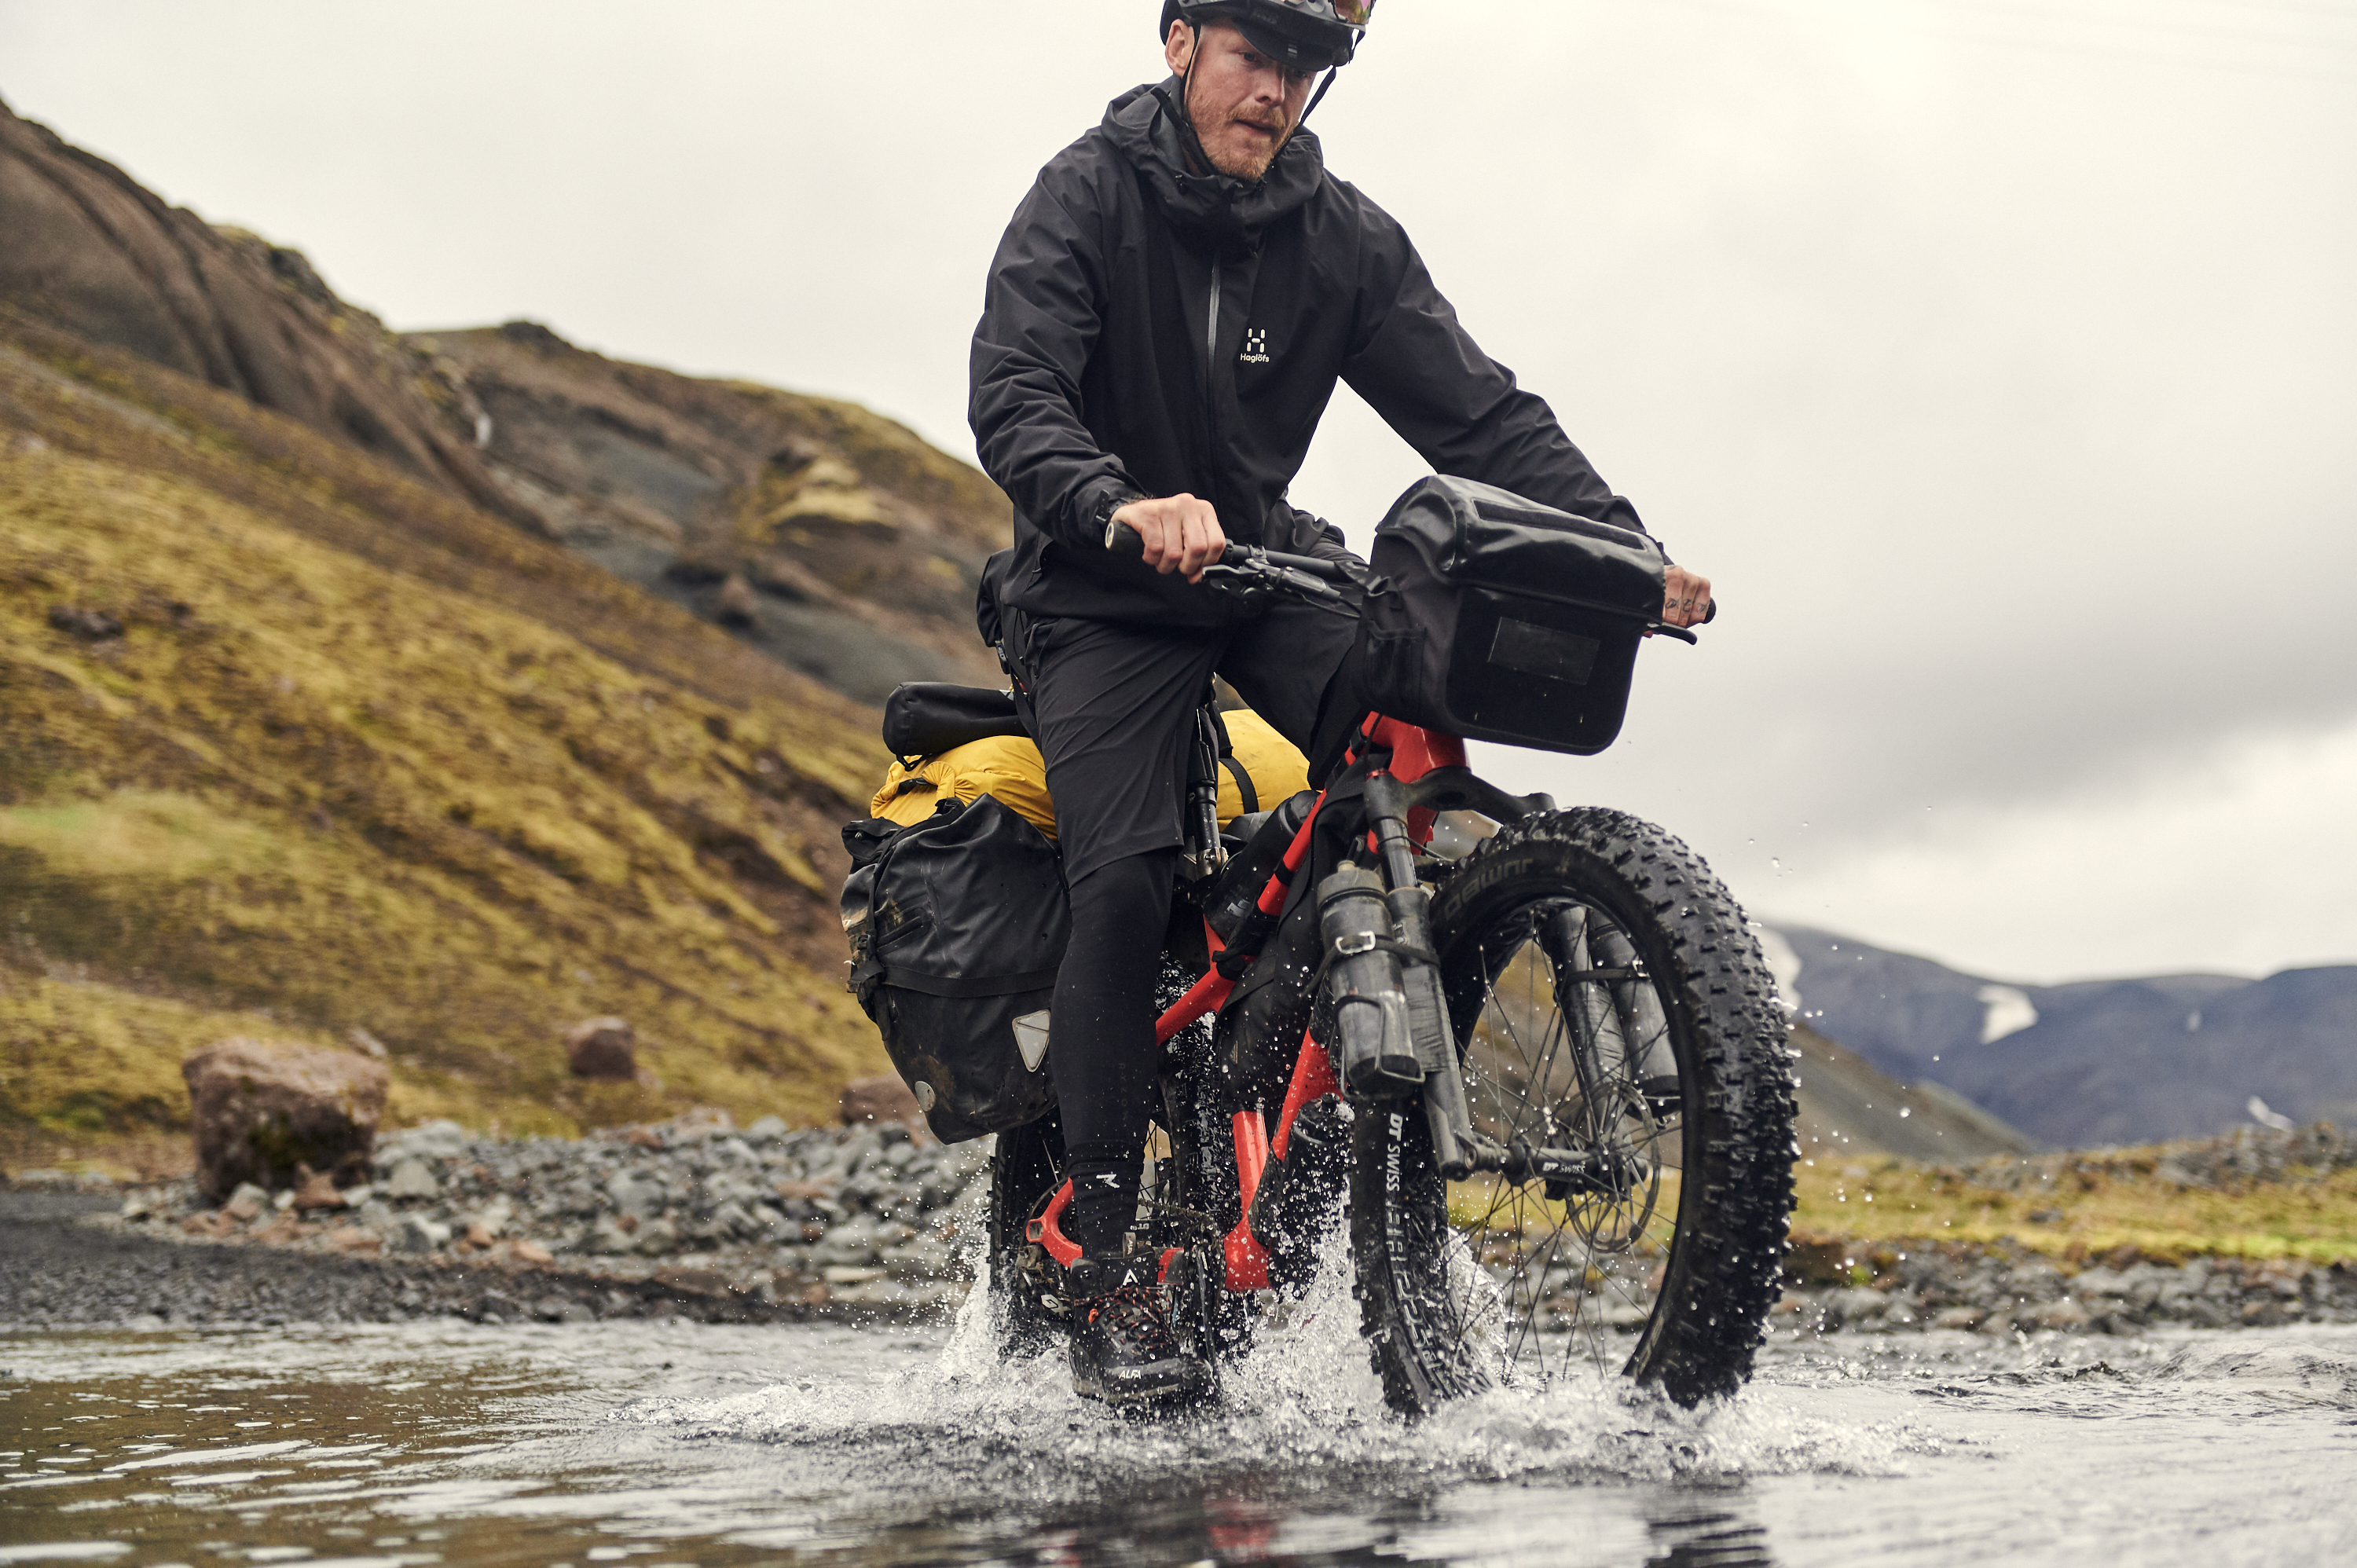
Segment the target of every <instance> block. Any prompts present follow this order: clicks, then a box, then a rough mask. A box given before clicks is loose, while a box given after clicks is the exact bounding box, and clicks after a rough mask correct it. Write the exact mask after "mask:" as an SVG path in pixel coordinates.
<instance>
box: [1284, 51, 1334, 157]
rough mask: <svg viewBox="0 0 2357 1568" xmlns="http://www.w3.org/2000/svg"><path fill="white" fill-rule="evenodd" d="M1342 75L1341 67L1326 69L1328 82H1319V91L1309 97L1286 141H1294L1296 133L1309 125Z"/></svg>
mask: <svg viewBox="0 0 2357 1568" xmlns="http://www.w3.org/2000/svg"><path fill="white" fill-rule="evenodd" d="M1341 74H1342V68H1341V67H1340V66H1339V65H1329V66H1328V67H1327V68H1326V80H1325V81H1321V82H1319V83H1318V91H1315V92H1313V93H1311V94H1310V95H1309V102H1308V104H1307V105H1305V106H1304V107H1303V109H1302V111H1301V118H1300V119H1298V120H1296V121H1295V122H1294V123H1293V130H1292V131H1288V132H1287V133H1286V137H1285V139H1286V141H1288V142H1289V141H1291V140H1293V137H1294V134H1295V133H1297V132H1298V131H1299V130H1300V129H1301V127H1302V126H1304V125H1307V124H1309V116H1310V115H1311V113H1314V112H1315V111H1316V110H1317V108H1318V104H1319V103H1320V102H1323V101H1324V99H1325V97H1326V90H1327V89H1328V88H1329V87H1331V86H1333V85H1334V79H1335V78H1336V77H1338V76H1340V75H1341Z"/></svg>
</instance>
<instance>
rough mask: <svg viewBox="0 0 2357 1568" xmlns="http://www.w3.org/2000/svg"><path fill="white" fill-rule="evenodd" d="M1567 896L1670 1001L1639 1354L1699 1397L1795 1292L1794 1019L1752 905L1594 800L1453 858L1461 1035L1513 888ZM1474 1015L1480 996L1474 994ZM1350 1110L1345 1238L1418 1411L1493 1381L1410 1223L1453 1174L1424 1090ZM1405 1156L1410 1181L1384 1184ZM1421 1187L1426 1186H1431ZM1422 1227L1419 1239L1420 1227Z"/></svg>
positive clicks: (1363, 1298)
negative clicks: (1665, 1214)
mask: <svg viewBox="0 0 2357 1568" xmlns="http://www.w3.org/2000/svg"><path fill="white" fill-rule="evenodd" d="M1566 895H1569V896H1572V897H1577V898H1579V899H1581V900H1582V901H1584V902H1587V903H1591V904H1593V905H1595V906H1597V907H1598V908H1603V909H1605V910H1606V911H1607V912H1608V913H1609V914H1611V915H1613V916H1614V917H1615V918H1618V919H1619V920H1620V922H1621V924H1622V925H1623V926H1625V927H1626V928H1627V929H1628V931H1629V934H1630V936H1631V938H1632V939H1633V940H1634V941H1635V942H1636V944H1637V947H1638V950H1639V951H1640V952H1641V954H1642V955H1643V956H1644V957H1645V959H1646V961H1647V963H1648V966H1649V968H1650V969H1651V970H1652V979H1653V982H1654V985H1655V989H1656V991H1657V993H1658V994H1659V995H1660V996H1661V999H1662V1002H1663V1006H1664V1009H1665V1010H1666V1011H1668V1012H1669V1014H1670V1015H1671V1037H1672V1045H1673V1049H1674V1052H1675V1054H1676V1056H1677V1058H1678V1067H1679V1072H1680V1077H1681V1079H1682V1084H1683V1090H1684V1106H1683V1114H1684V1133H1683V1136H1684V1167H1683V1170H1682V1180H1681V1191H1680V1204H1679V1211H1678V1216H1677V1230H1676V1235H1675V1239H1674V1241H1673V1244H1672V1248H1671V1255H1670V1258H1669V1260H1668V1264H1667V1268H1666V1272H1665V1275H1664V1279H1663V1284H1662V1287H1661V1290H1660V1293H1659V1294H1658V1297H1657V1303H1658V1305H1656V1307H1655V1309H1654V1311H1653V1313H1652V1317H1651V1319H1650V1320H1649V1321H1648V1322H1647V1324H1646V1325H1645V1326H1644V1328H1643V1329H1642V1330H1641V1333H1640V1334H1639V1336H1638V1337H1637V1343H1636V1346H1635V1348H1634V1349H1633V1350H1632V1351H1631V1355H1630V1357H1629V1359H1628V1362H1627V1364H1626V1367H1625V1370H1626V1371H1627V1372H1628V1373H1629V1374H1630V1375H1631V1377H1633V1378H1634V1379H1635V1380H1637V1381H1638V1382H1639V1383H1641V1384H1649V1385H1655V1386H1658V1387H1659V1388H1660V1389H1661V1390H1662V1391H1663V1392H1664V1393H1666V1394H1667V1395H1668V1396H1669V1397H1670V1398H1672V1399H1673V1400H1674V1401H1676V1402H1679V1403H1681V1404H1684V1405H1693V1404H1695V1403H1698V1402H1701V1401H1703V1400H1705V1399H1709V1398H1713V1397H1717V1396H1721V1395H1726V1394H1731V1393H1733V1392H1734V1391H1736V1390H1737V1389H1738V1388H1740V1387H1741V1386H1742V1384H1743V1382H1744V1381H1745V1380H1746V1379H1748V1378H1749V1376H1750V1372H1751V1368H1752V1359H1753V1356H1754V1354H1755V1352H1756V1351H1757V1349H1758V1348H1759V1346H1760V1343H1761V1341H1762V1339H1763V1338H1764V1335H1765V1324H1766V1321H1767V1317H1768V1314H1769V1311H1770V1308H1771V1307H1772V1306H1773V1305H1774V1304H1775V1301H1776V1299H1777V1297H1778V1295H1779V1294H1781V1272H1782V1260H1783V1254H1784V1250H1785V1238H1786V1233H1787V1229H1788V1223H1789V1218H1790V1215H1791V1211H1792V1158H1793V1154H1792V1151H1793V1143H1792V1121H1793V1113H1794V1101H1793V1086H1792V1071H1791V1063H1790V1059H1789V1058H1788V1057H1787V1055H1786V1036H1787V1032H1788V1026H1787V1024H1786V1022H1785V1018H1784V1015H1783V1012H1782V1009H1781V1005H1780V1004H1779V1003H1778V1000H1777V996H1776V991H1775V984H1774V982H1773V980H1772V979H1771V978H1770V975H1769V973H1768V969H1767V965H1766V963H1765V961H1764V960H1763V959H1762V957H1761V955H1760V944H1759V940H1758V939H1757V938H1756V937H1755V936H1754V935H1753V934H1752V931H1751V929H1750V927H1749V924H1748V923H1747V922H1746V920H1745V918H1744V916H1743V912H1742V910H1741V908H1739V907H1738V905H1737V904H1736V902H1735V899H1734V898H1733V897H1732V896H1731V895H1729V894H1728V892H1727V889H1726V887H1725V886H1723V885H1722V884H1721V883H1720V882H1719V880H1718V879H1717V876H1716V875H1713V874H1712V873H1711V871H1710V869H1709V868H1708V867H1707V866H1706V865H1704V864H1703V861H1702V859H1701V857H1700V856H1699V855H1697V854H1695V853H1694V852H1693V851H1692V850H1690V849H1688V848H1687V847H1686V846H1685V845H1684V843H1680V842H1679V841H1678V840H1677V839H1675V838H1674V837H1672V836H1671V835H1670V834H1669V833H1667V832H1663V830H1661V829H1659V828H1656V827H1653V826H1652V825H1651V824H1649V823H1646V822H1641V821H1639V820H1638V819H1637V818H1635V817H1631V816H1629V815H1627V814H1626V813H1623V812H1620V811H1609V810H1604V809H1601V808H1582V809H1577V810H1573V811H1557V812H1552V813H1548V814H1546V815H1544V816H1538V817H1533V818H1528V819H1525V820H1524V821H1523V822H1518V823H1514V824H1512V825H1510V826H1508V827H1505V828H1503V829H1501V831H1500V832H1498V833H1497V834H1495V835H1494V836H1493V837H1491V839H1489V840H1488V841H1486V842H1485V843H1482V844H1481V845H1480V846H1479V847H1478V848H1476V849H1475V850H1474V851H1473V852H1472V853H1471V854H1469V855H1467V856H1466V857H1465V858H1464V859H1463V860H1461V861H1459V862H1458V863H1457V864H1456V865H1454V866H1453V867H1451V868H1450V870H1449V872H1448V875H1447V876H1446V879H1445V880H1444V881H1443V882H1442V884H1441V886H1440V887H1439V889H1438V890H1437V894H1436V896H1435V898H1434V901H1433V909H1432V924H1433V931H1434V938H1435V943H1436V946H1437V949H1438V951H1439V955H1440V958H1441V961H1442V971H1443V977H1444V983H1445V984H1446V985H1447V986H1448V990H1449V992H1450V996H1451V1003H1452V1013H1454V1014H1455V1015H1457V1016H1456V1022H1457V1025H1458V1031H1459V1035H1460V1037H1462V1036H1463V1034H1464V1032H1465V1031H1466V1030H1467V1029H1468V1028H1469V1026H1470V1018H1469V1016H1468V1015H1466V1013H1465V1010H1464V1007H1463V998H1464V996H1465V976H1466V970H1467V968H1468V966H1469V965H1471V966H1473V967H1474V968H1477V969H1478V960H1477V959H1476V958H1475V957H1474V955H1473V953H1472V952H1471V950H1470V949H1471V947H1472V945H1473V944H1474V943H1475V942H1476V941H1477V940H1478V939H1479V937H1480V935H1481V933H1482V931H1483V930H1485V929H1488V927H1489V926H1491V925H1493V924H1495V923H1496V922H1497V920H1498V919H1499V918H1501V912H1503V911H1507V910H1511V909H1512V908H1515V907H1517V906H1518V905H1524V904H1528V903H1531V902H1534V901H1538V900H1543V899H1545V898H1548V897H1557V898H1560V897H1565V896H1566ZM1473 1010H1474V1012H1476V1013H1478V1011H1479V1004H1478V1002H1476V1003H1475V1004H1474V1009H1473ZM1400 1109H1402V1110H1404V1111H1405V1112H1406V1113H1405V1116H1402V1117H1400V1118H1398V1119H1396V1120H1395V1119H1394V1116H1393V1115H1392V1114H1391V1112H1390V1110H1389V1109H1388V1108H1386V1107H1383V1106H1381V1105H1361V1106H1359V1107H1356V1108H1354V1115H1353V1121H1352V1162H1351V1166H1352V1168H1351V1232H1352V1234H1351V1251H1352V1253H1353V1256H1354V1262H1355V1267H1356V1273H1357V1292H1358V1294H1359V1298H1360V1304H1361V1319H1362V1328H1363V1331H1364V1333H1365V1336H1366V1338H1367V1340H1368V1344H1369V1347H1370V1351H1371V1354H1372V1359H1373V1360H1374V1364H1375V1368H1376V1370H1377V1372H1378V1373H1379V1374H1380V1376H1381V1377H1382V1379H1383V1387H1384V1393H1385V1396H1386V1398H1387V1399H1388V1400H1389V1401H1390V1402H1391V1403H1392V1404H1393V1405H1394V1407H1396V1408H1398V1409H1400V1410H1402V1411H1405V1412H1409V1413H1420V1412H1427V1411H1430V1410H1432V1409H1433V1408H1434V1407H1435V1406H1437V1404H1439V1403H1440V1402H1444V1401H1446V1400H1448V1399H1452V1398H1457V1397H1460V1396H1463V1395H1465V1394H1469V1393H1473V1392H1477V1391H1480V1389H1481V1388H1483V1387H1485V1386H1487V1382H1488V1373H1487V1369H1485V1368H1484V1367H1482V1366H1481V1365H1480V1364H1479V1363H1478V1361H1477V1360H1476V1358H1475V1356H1474V1354H1473V1352H1471V1351H1470V1350H1469V1349H1468V1348H1466V1346H1465V1345H1464V1343H1463V1341H1462V1338H1461V1337H1458V1336H1455V1335H1452V1334H1449V1333H1447V1332H1445V1331H1444V1329H1445V1326H1443V1325H1438V1324H1436V1322H1435V1321H1434V1316H1435V1314H1434V1310H1433V1305H1432V1293H1433V1291H1434V1289H1435V1285H1436V1282H1437V1281H1439V1280H1440V1279H1441V1278H1442V1276H1443V1273H1444V1261H1443V1259H1442V1257H1441V1256H1440V1255H1439V1251H1438V1248H1437V1246H1435V1245H1433V1244H1432V1242H1431V1240H1430V1239H1431V1238H1435V1237H1437V1236H1438V1235H1439V1234H1442V1232H1441V1231H1440V1230H1437V1229H1434V1228H1431V1227H1430V1226H1429V1225H1428V1224H1427V1225H1422V1226H1420V1225H1418V1224H1416V1223H1415V1213H1414V1212H1412V1211H1414V1210H1420V1211H1421V1213H1422V1215H1423V1216H1424V1217H1425V1218H1426V1219H1427V1220H1428V1219H1429V1218H1430V1216H1431V1214H1432V1212H1433V1208H1434V1206H1435V1205H1436V1204H1437V1205H1440V1206H1442V1208H1443V1209H1444V1212H1445V1205H1446V1201H1447V1199H1446V1189H1445V1186H1444V1184H1442V1183H1441V1182H1440V1180H1439V1177H1438V1173H1437V1171H1435V1170H1434V1169H1433V1168H1432V1165H1431V1158H1430V1153H1429V1141H1430V1139H1429V1133H1427V1132H1426V1130H1425V1127H1424V1122H1423V1112H1422V1108H1421V1106H1419V1105H1416V1104H1415V1103H1414V1102H1413V1101H1411V1102H1409V1103H1407V1104H1406V1105H1405V1106H1404V1107H1401V1108H1400ZM1394 1162H1397V1165H1396V1168H1397V1169H1398V1171H1399V1172H1400V1179H1399V1181H1398V1182H1397V1183H1396V1184H1395V1185H1394V1184H1391V1182H1390V1173H1391V1172H1392V1171H1393V1170H1394ZM1419 1188H1420V1189H1421V1190H1418V1189H1419ZM1419 1236H1421V1237H1423V1238H1426V1240H1424V1241H1423V1242H1422V1244H1420V1245H1419V1244H1417V1243H1416V1241H1415V1239H1416V1238H1417V1237H1419Z"/></svg>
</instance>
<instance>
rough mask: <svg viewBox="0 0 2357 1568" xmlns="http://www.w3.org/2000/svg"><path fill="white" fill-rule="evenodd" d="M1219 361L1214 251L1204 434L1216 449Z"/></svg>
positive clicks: (1206, 344) (1205, 334) (1206, 341)
mask: <svg viewBox="0 0 2357 1568" xmlns="http://www.w3.org/2000/svg"><path fill="white" fill-rule="evenodd" d="M1219 364H1220V258H1219V257H1218V256H1217V255H1213V256H1212V258H1211V308H1210V310H1209V311H1208V312H1206V318H1205V321H1204V326H1203V434H1204V435H1205V436H1206V437H1207V438H1209V439H1210V441H1211V446H1212V447H1213V449H1214V450H1216V449H1217V448H1218V446H1219V444H1220V394H1219V391H1218V389H1217V387H1216V386H1214V384H1213V382H1212V377H1214V376H1216V375H1218V374H1219ZM1204 457H1205V460H1206V461H1211V460H1212V459H1211V453H1205V454H1204ZM1204 478H1205V479H1206V481H1208V480H1209V479H1210V478H1211V475H1210V474H1209V473H1208V472H1207V473H1206V474H1205V475H1204ZM1203 494H1204V496H1205V498H1206V499H1209V497H1210V496H1211V490H1210V489H1205V490H1204V492H1203Z"/></svg>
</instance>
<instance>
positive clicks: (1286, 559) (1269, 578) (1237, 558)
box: [1104, 520, 1718, 642]
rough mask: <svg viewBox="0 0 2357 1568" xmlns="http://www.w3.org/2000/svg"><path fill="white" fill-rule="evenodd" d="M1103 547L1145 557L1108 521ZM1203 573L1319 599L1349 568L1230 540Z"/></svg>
mask: <svg viewBox="0 0 2357 1568" xmlns="http://www.w3.org/2000/svg"><path fill="white" fill-rule="evenodd" d="M1104 547H1105V548H1106V549H1107V550H1109V551H1111V552H1112V553H1114V554H1115V555H1123V556H1126V557H1128V558H1129V559H1130V560H1132V561H1139V560H1143V559H1145V556H1146V537H1145V535H1143V534H1141V533H1139V532H1137V530H1135V529H1134V528H1132V527H1130V525H1129V524H1127V523H1125V522H1122V521H1118V520H1108V521H1106V523H1105V532H1104ZM1204 572H1205V574H1206V575H1209V574H1211V573H1213V572H1217V573H1219V574H1220V575H1222V577H1227V576H1237V577H1249V578H1253V579H1255V580H1258V581H1260V582H1263V583H1268V584H1271V585H1275V584H1284V585H1286V586H1290V587H1293V588H1294V589H1296V590H1297V591H1298V592H1305V593H1308V594H1310V595H1311V596H1314V597H1320V598H1323V597H1331V596H1334V590H1333V589H1332V588H1331V587H1330V586H1329V584H1334V583H1347V582H1349V581H1351V572H1350V568H1349V567H1347V566H1346V565H1344V564H1342V563H1341V562H1340V561H1329V560H1326V559H1324V558H1323V557H1321V556H1317V555H1287V554H1286V553H1284V552H1282V551H1277V550H1263V549H1262V548H1261V547H1260V546H1259V545H1257V544H1238V543H1237V542H1235V541H1233V540H1230V541H1229V542H1228V546H1227V548H1226V549H1224V550H1222V551H1221V552H1220V558H1219V560H1217V561H1215V562H1213V563H1212V564H1211V565H1209V566H1206V567H1205V568H1204ZM1291 573H1298V574H1301V575H1302V576H1306V577H1308V578H1309V579H1311V580H1310V581H1308V582H1307V583H1304V582H1301V581H1300V580H1299V579H1298V578H1294V579H1291V580H1290V581H1288V580H1287V574H1291ZM1717 618H1718V600H1717V599H1716V598H1713V599H1712V600H1711V601H1710V608H1709V609H1707V610H1706V611H1705V612H1704V613H1703V618H1702V619H1701V620H1699V621H1697V622H1695V625H1697V626H1708V625H1709V624H1710V623H1711V622H1712V621H1715V620H1717ZM1647 629H1649V630H1656V631H1665V632H1668V633H1669V634H1670V635H1671V636H1672V637H1675V638H1678V639H1682V640H1684V641H1686V642H1692V641H1693V640H1694V635H1693V633H1691V632H1689V631H1687V630H1685V629H1684V628H1680V627H1674V626H1671V625H1669V624H1668V623H1667V622H1665V621H1654V622H1652V623H1651V624H1650V625H1649V627H1648V628H1647Z"/></svg>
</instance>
